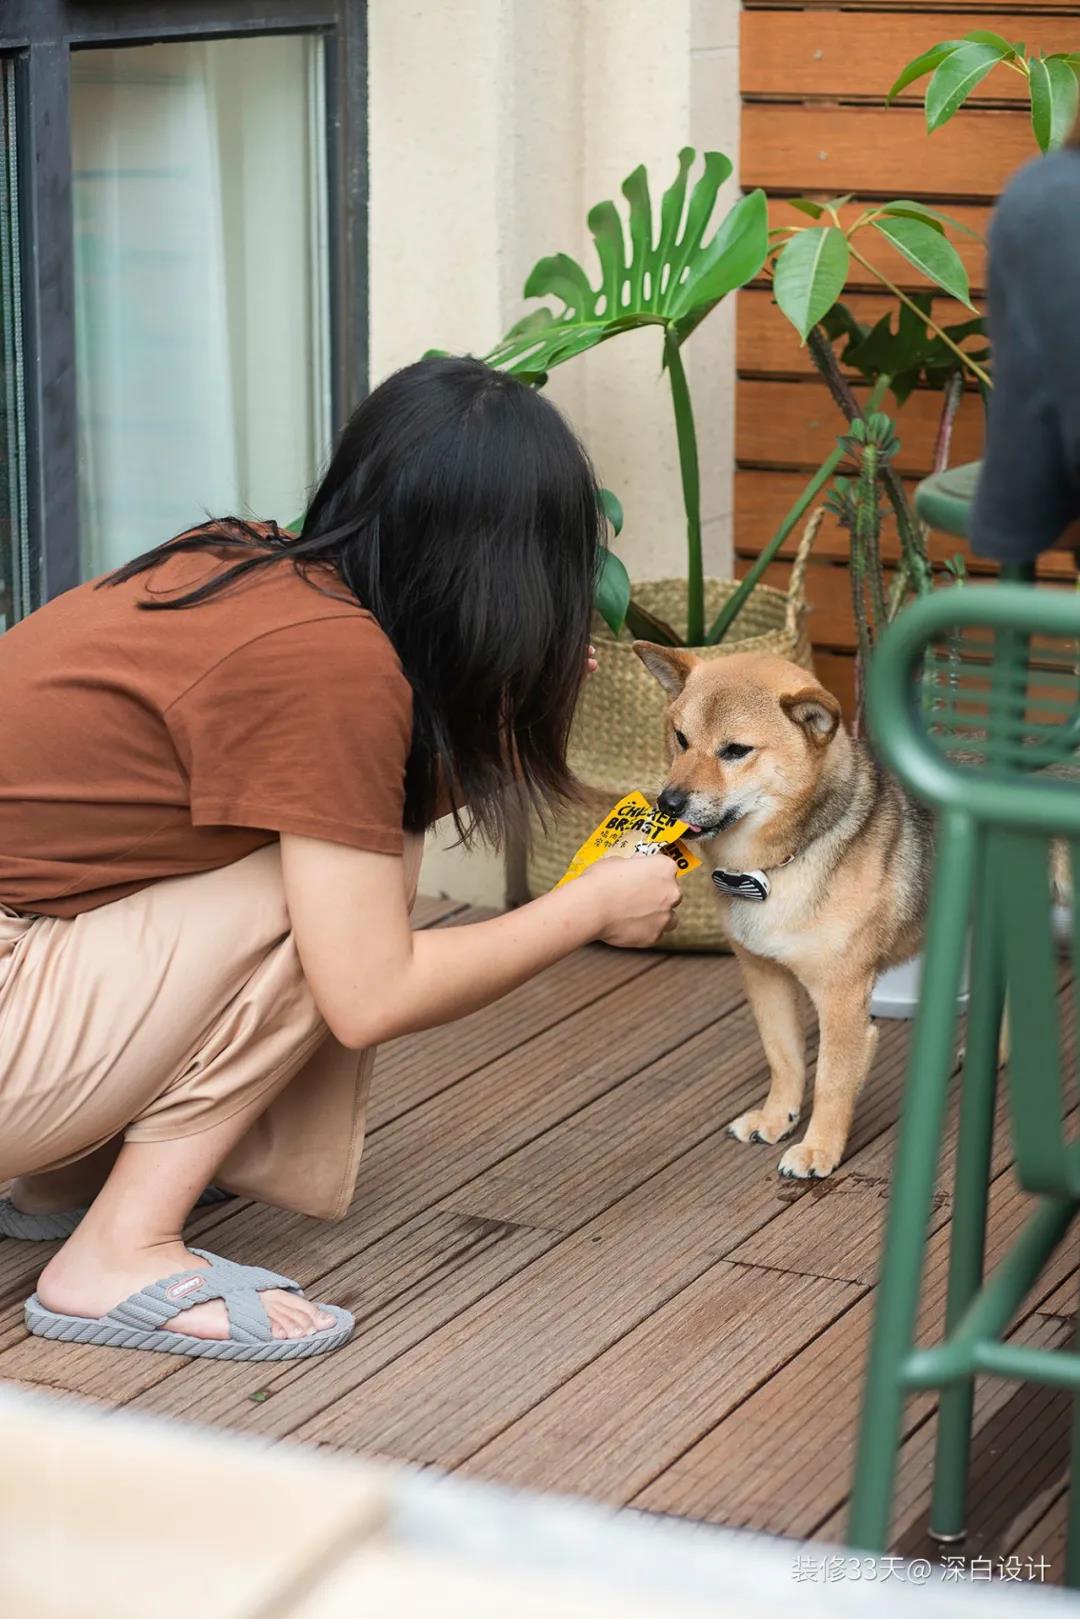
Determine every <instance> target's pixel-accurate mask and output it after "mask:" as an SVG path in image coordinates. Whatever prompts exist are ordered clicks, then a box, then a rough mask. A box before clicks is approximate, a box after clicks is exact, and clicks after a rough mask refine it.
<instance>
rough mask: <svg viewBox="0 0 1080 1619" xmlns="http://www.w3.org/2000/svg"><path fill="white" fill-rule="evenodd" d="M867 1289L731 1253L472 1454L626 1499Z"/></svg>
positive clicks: (567, 1486)
mask: <svg viewBox="0 0 1080 1619" xmlns="http://www.w3.org/2000/svg"><path fill="white" fill-rule="evenodd" d="M858 1297H859V1290H858V1289H857V1288H855V1287H853V1286H851V1284H850V1283H845V1282H822V1281H820V1280H819V1279H818V1278H816V1277H794V1278H793V1277H790V1276H785V1275H781V1274H780V1273H779V1272H776V1271H768V1270H754V1269H752V1268H746V1269H742V1268H741V1267H738V1266H734V1265H729V1264H727V1263H726V1262H724V1261H723V1260H721V1261H720V1262H719V1263H718V1264H716V1265H714V1266H713V1267H712V1269H711V1270H708V1271H706V1272H705V1274H704V1276H702V1277H700V1278H699V1279H698V1280H697V1281H696V1282H692V1283H691V1285H690V1286H689V1287H687V1288H685V1289H684V1290H683V1292H681V1293H679V1294H678V1295H677V1296H676V1297H675V1298H674V1299H672V1300H671V1301H670V1302H669V1303H668V1304H666V1305H664V1306H662V1307H661V1309H659V1310H657V1312H656V1314H655V1315H652V1316H650V1317H649V1319H648V1320H647V1321H644V1322H643V1323H642V1324H641V1325H640V1326H639V1327H636V1328H635V1329H634V1330H633V1331H632V1332H630V1333H628V1334H627V1336H626V1337H624V1338H622V1339H620V1340H619V1342H618V1343H615V1344H613V1345H612V1347H611V1348H610V1349H608V1350H606V1351H605V1352H604V1353H603V1354H602V1355H600V1356H598V1357H597V1359H596V1360H594V1361H592V1362H591V1364H590V1365H588V1366H586V1367H585V1368H584V1369H583V1370H582V1371H581V1372H579V1373H578V1374H577V1376H576V1377H572V1378H570V1379H569V1381H568V1382H566V1383H564V1384H563V1385H562V1387H561V1388H559V1389H558V1390H557V1391H556V1392H555V1393H554V1394H552V1395H551V1397H550V1398H549V1399H547V1400H544V1401H543V1402H542V1404H540V1405H537V1406H534V1407H533V1409H532V1410H531V1411H529V1412H527V1413H526V1414H525V1415H524V1416H523V1417H520V1418H519V1419H518V1420H517V1421H516V1422H514V1423H511V1425H510V1426H509V1427H508V1428H506V1429H504V1431H503V1432H502V1433H501V1434H499V1435H498V1436H497V1437H496V1438H495V1439H493V1440H492V1441H491V1442H490V1443H489V1444H487V1445H485V1446H484V1447H483V1449H481V1450H480V1451H478V1452H477V1453H476V1455H474V1456H473V1457H472V1458H471V1459H470V1460H469V1462H468V1464H467V1467H466V1471H467V1472H468V1473H469V1474H471V1475H477V1476H479V1477H482V1478H488V1479H493V1480H496V1481H498V1482H499V1483H500V1484H507V1485H521V1486H523V1487H524V1486H527V1487H528V1488H529V1489H531V1490H536V1489H540V1490H572V1491H573V1492H574V1493H575V1494H579V1495H587V1496H589V1497H590V1499H592V1500H600V1501H608V1502H611V1503H612V1504H615V1505H622V1504H623V1503H625V1502H626V1501H629V1500H630V1499H631V1498H632V1497H633V1496H634V1495H636V1494H637V1493H638V1491H640V1490H643V1489H645V1488H646V1487H647V1485H648V1484H649V1483H650V1482H651V1481H652V1479H653V1478H654V1477H655V1476H656V1474H657V1472H658V1471H659V1470H661V1469H662V1468H664V1467H667V1466H670V1465H671V1463H672V1462H674V1461H675V1460H677V1458H678V1457H679V1456H680V1455H681V1454H682V1453H683V1452H684V1451H685V1450H686V1448H687V1446H688V1445H691V1444H693V1443H694V1441H695V1440H696V1439H698V1438H699V1437H700V1436H701V1434H702V1432H703V1431H705V1430H707V1429H710V1428H712V1427H713V1426H714V1425H715V1424H716V1423H717V1422H718V1421H721V1420H722V1419H723V1418H724V1417H725V1416H726V1415H727V1413H728V1412H729V1411H731V1410H733V1409H734V1407H735V1406H736V1405H738V1404H739V1403H740V1402H741V1401H742V1400H744V1399H745V1398H746V1397H747V1396H748V1395H749V1394H751V1393H752V1392H753V1390H754V1389H755V1388H757V1387H758V1386H759V1385H760V1384H761V1383H762V1382H763V1381H765V1380H766V1379H767V1378H769V1377H771V1376H773V1375H774V1374H775V1373H776V1372H777V1371H778V1370H779V1369H780V1367H781V1366H783V1365H784V1364H785V1363H786V1362H787V1361H788V1360H790V1359H791V1358H792V1356H793V1355H794V1354H796V1353H798V1351H799V1350H801V1349H802V1348H803V1347H804V1346H805V1345H806V1344H807V1343H808V1342H809V1341H810V1339H811V1338H813V1337H814V1336H816V1334H817V1333H819V1332H821V1331H823V1330H824V1328H825V1327H827V1326H828V1325H829V1324H830V1323H831V1322H832V1321H834V1320H835V1319H836V1317H837V1316H838V1315H840V1314H841V1312H842V1311H843V1310H845V1309H846V1308H847V1307H848V1306H849V1305H850V1304H852V1303H853V1302H854V1301H855V1300H856V1299H857V1298H858Z"/></svg>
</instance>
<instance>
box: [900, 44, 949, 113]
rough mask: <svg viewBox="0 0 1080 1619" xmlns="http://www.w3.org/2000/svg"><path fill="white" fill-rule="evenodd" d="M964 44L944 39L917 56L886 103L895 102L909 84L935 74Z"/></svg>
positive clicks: (903, 73)
mask: <svg viewBox="0 0 1080 1619" xmlns="http://www.w3.org/2000/svg"><path fill="white" fill-rule="evenodd" d="M963 43H964V42H963V40H962V39H943V40H942V41H941V42H940V44H938V45H932V46H931V47H930V49H929V50H928V51H924V52H923V54H922V55H921V56H916V57H915V58H914V60H913V61H911V62H909V63H908V65H907V67H906V68H905V69H904V71H903V72H902V73H901V75H900V77H899V78H898V79H897V80H896V82H895V84H894V85H893V86H892V88H891V89H890V91H889V93H888V95H887V96H886V98H885V99H886V101H895V100H896V98H897V96H898V95H899V94H900V92H901V91H902V90H906V89H907V87H908V85H909V84H914V83H915V80H916V79H922V78H925V76H926V75H927V73H933V71H934V69H935V68H937V67H940V66H941V64H942V62H944V61H945V59H946V58H947V57H949V56H951V55H952V53H953V52H954V51H958V50H959V49H960V47H961V45H962V44H963Z"/></svg>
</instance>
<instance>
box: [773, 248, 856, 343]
mask: <svg viewBox="0 0 1080 1619" xmlns="http://www.w3.org/2000/svg"><path fill="white" fill-rule="evenodd" d="M850 257H851V255H850V252H849V250H848V244H847V237H846V236H845V235H844V233H843V231H842V230H837V228H836V226H835V225H830V226H828V228H827V229H824V230H823V229H820V228H819V227H818V226H815V225H809V226H807V228H806V229H805V230H804V231H800V232H799V234H798V236H793V237H792V239H791V241H790V242H789V243H788V244H787V246H786V247H785V248H784V249H783V251H782V252H781V253H780V256H779V258H778V259H777V261H776V270H775V272H774V274H773V296H774V297H775V299H776V301H777V303H778V304H779V305H780V308H781V309H782V310H783V312H784V314H785V315H786V316H787V318H788V320H789V321H790V322H791V324H792V325H793V326H794V328H795V330H796V331H797V332H798V334H799V336H800V337H801V338H802V339H803V341H804V342H805V341H806V338H807V336H808V335H809V333H810V332H811V331H813V329H814V327H815V326H816V325H817V323H818V321H819V320H821V319H822V318H823V316H825V315H827V314H828V312H829V310H830V309H831V308H832V306H833V304H834V303H835V302H836V300H837V299H838V298H839V296H840V294H841V293H842V292H843V290H844V283H845V281H846V280H847V273H848V263H849V261H850Z"/></svg>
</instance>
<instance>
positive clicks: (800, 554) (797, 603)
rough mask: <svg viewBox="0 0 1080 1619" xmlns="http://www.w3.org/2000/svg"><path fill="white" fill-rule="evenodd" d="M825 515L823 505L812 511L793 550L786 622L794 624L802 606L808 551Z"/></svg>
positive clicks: (808, 558)
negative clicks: (793, 557)
mask: <svg viewBox="0 0 1080 1619" xmlns="http://www.w3.org/2000/svg"><path fill="white" fill-rule="evenodd" d="M824 517H825V507H824V506H819V507H818V508H817V510H816V511H815V512H813V513H812V515H811V517H810V519H809V521H808V522H807V525H806V527H805V528H804V529H803V531H802V537H801V538H800V540H799V544H798V546H797V548H796V551H795V560H794V562H793V563H792V564H791V579H790V581H789V582H788V598H787V599H788V623H789V624H794V622H795V616H796V614H797V613H798V611H799V609H800V608H801V607H802V606H803V585H804V584H805V582H806V565H807V563H808V562H809V561H810V552H811V551H812V550H813V546H814V541H815V540H816V539H817V536H818V529H819V528H820V527H821V525H822V522H823V520H824Z"/></svg>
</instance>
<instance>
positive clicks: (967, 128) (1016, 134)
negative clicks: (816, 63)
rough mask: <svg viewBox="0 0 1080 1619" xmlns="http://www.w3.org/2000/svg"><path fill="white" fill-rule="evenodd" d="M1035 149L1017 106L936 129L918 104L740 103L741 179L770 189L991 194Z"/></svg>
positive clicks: (968, 116) (748, 184)
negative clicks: (930, 131)
mask: <svg viewBox="0 0 1080 1619" xmlns="http://www.w3.org/2000/svg"><path fill="white" fill-rule="evenodd" d="M1033 155H1035V147H1034V144H1033V141H1032V134H1031V120H1030V118H1029V117H1028V115H1027V114H1026V113H1024V112H1021V111H1019V110H1017V111H1003V112H978V111H970V112H969V111H967V110H965V111H964V112H962V113H961V114H960V115H959V116H958V117H956V118H954V119H953V121H952V122H951V123H949V124H946V125H945V127H944V128H943V129H939V130H938V131H937V132H936V133H935V134H934V135H933V136H928V135H927V133H926V122H925V119H924V117H923V112H922V109H921V108H916V107H900V106H897V107H843V106H833V107H821V106H814V105H807V106H767V105H764V104H762V103H754V102H746V103H744V105H743V110H742V135H741V140H740V180H741V183H742V185H743V186H744V187H747V188H750V187H753V186H764V187H765V189H766V190H767V191H782V192H787V193H788V194H789V195H790V194H791V193H792V192H802V191H808V190H816V191H820V190H821V189H822V187H828V188H829V190H830V191H831V193H832V194H833V195H834V196H836V195H840V194H842V193H844V192H848V191H852V192H855V193H856V195H862V196H867V195H870V194H871V193H873V194H874V195H876V196H880V195H881V194H882V192H884V193H885V194H886V195H887V196H888V195H891V196H894V197H901V196H903V197H910V196H919V197H942V198H944V197H954V198H961V197H962V198H966V199H968V200H970V201H979V200H984V201H992V200H993V199H994V198H995V197H997V196H998V194H999V193H1000V191H1001V190H1002V187H1003V186H1004V185H1005V182H1006V180H1007V179H1008V178H1009V176H1010V175H1011V174H1013V173H1014V172H1015V171H1016V170H1017V169H1018V168H1019V167H1020V165H1021V164H1022V163H1026V162H1028V161H1030V159H1031V158H1032V156H1033Z"/></svg>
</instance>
